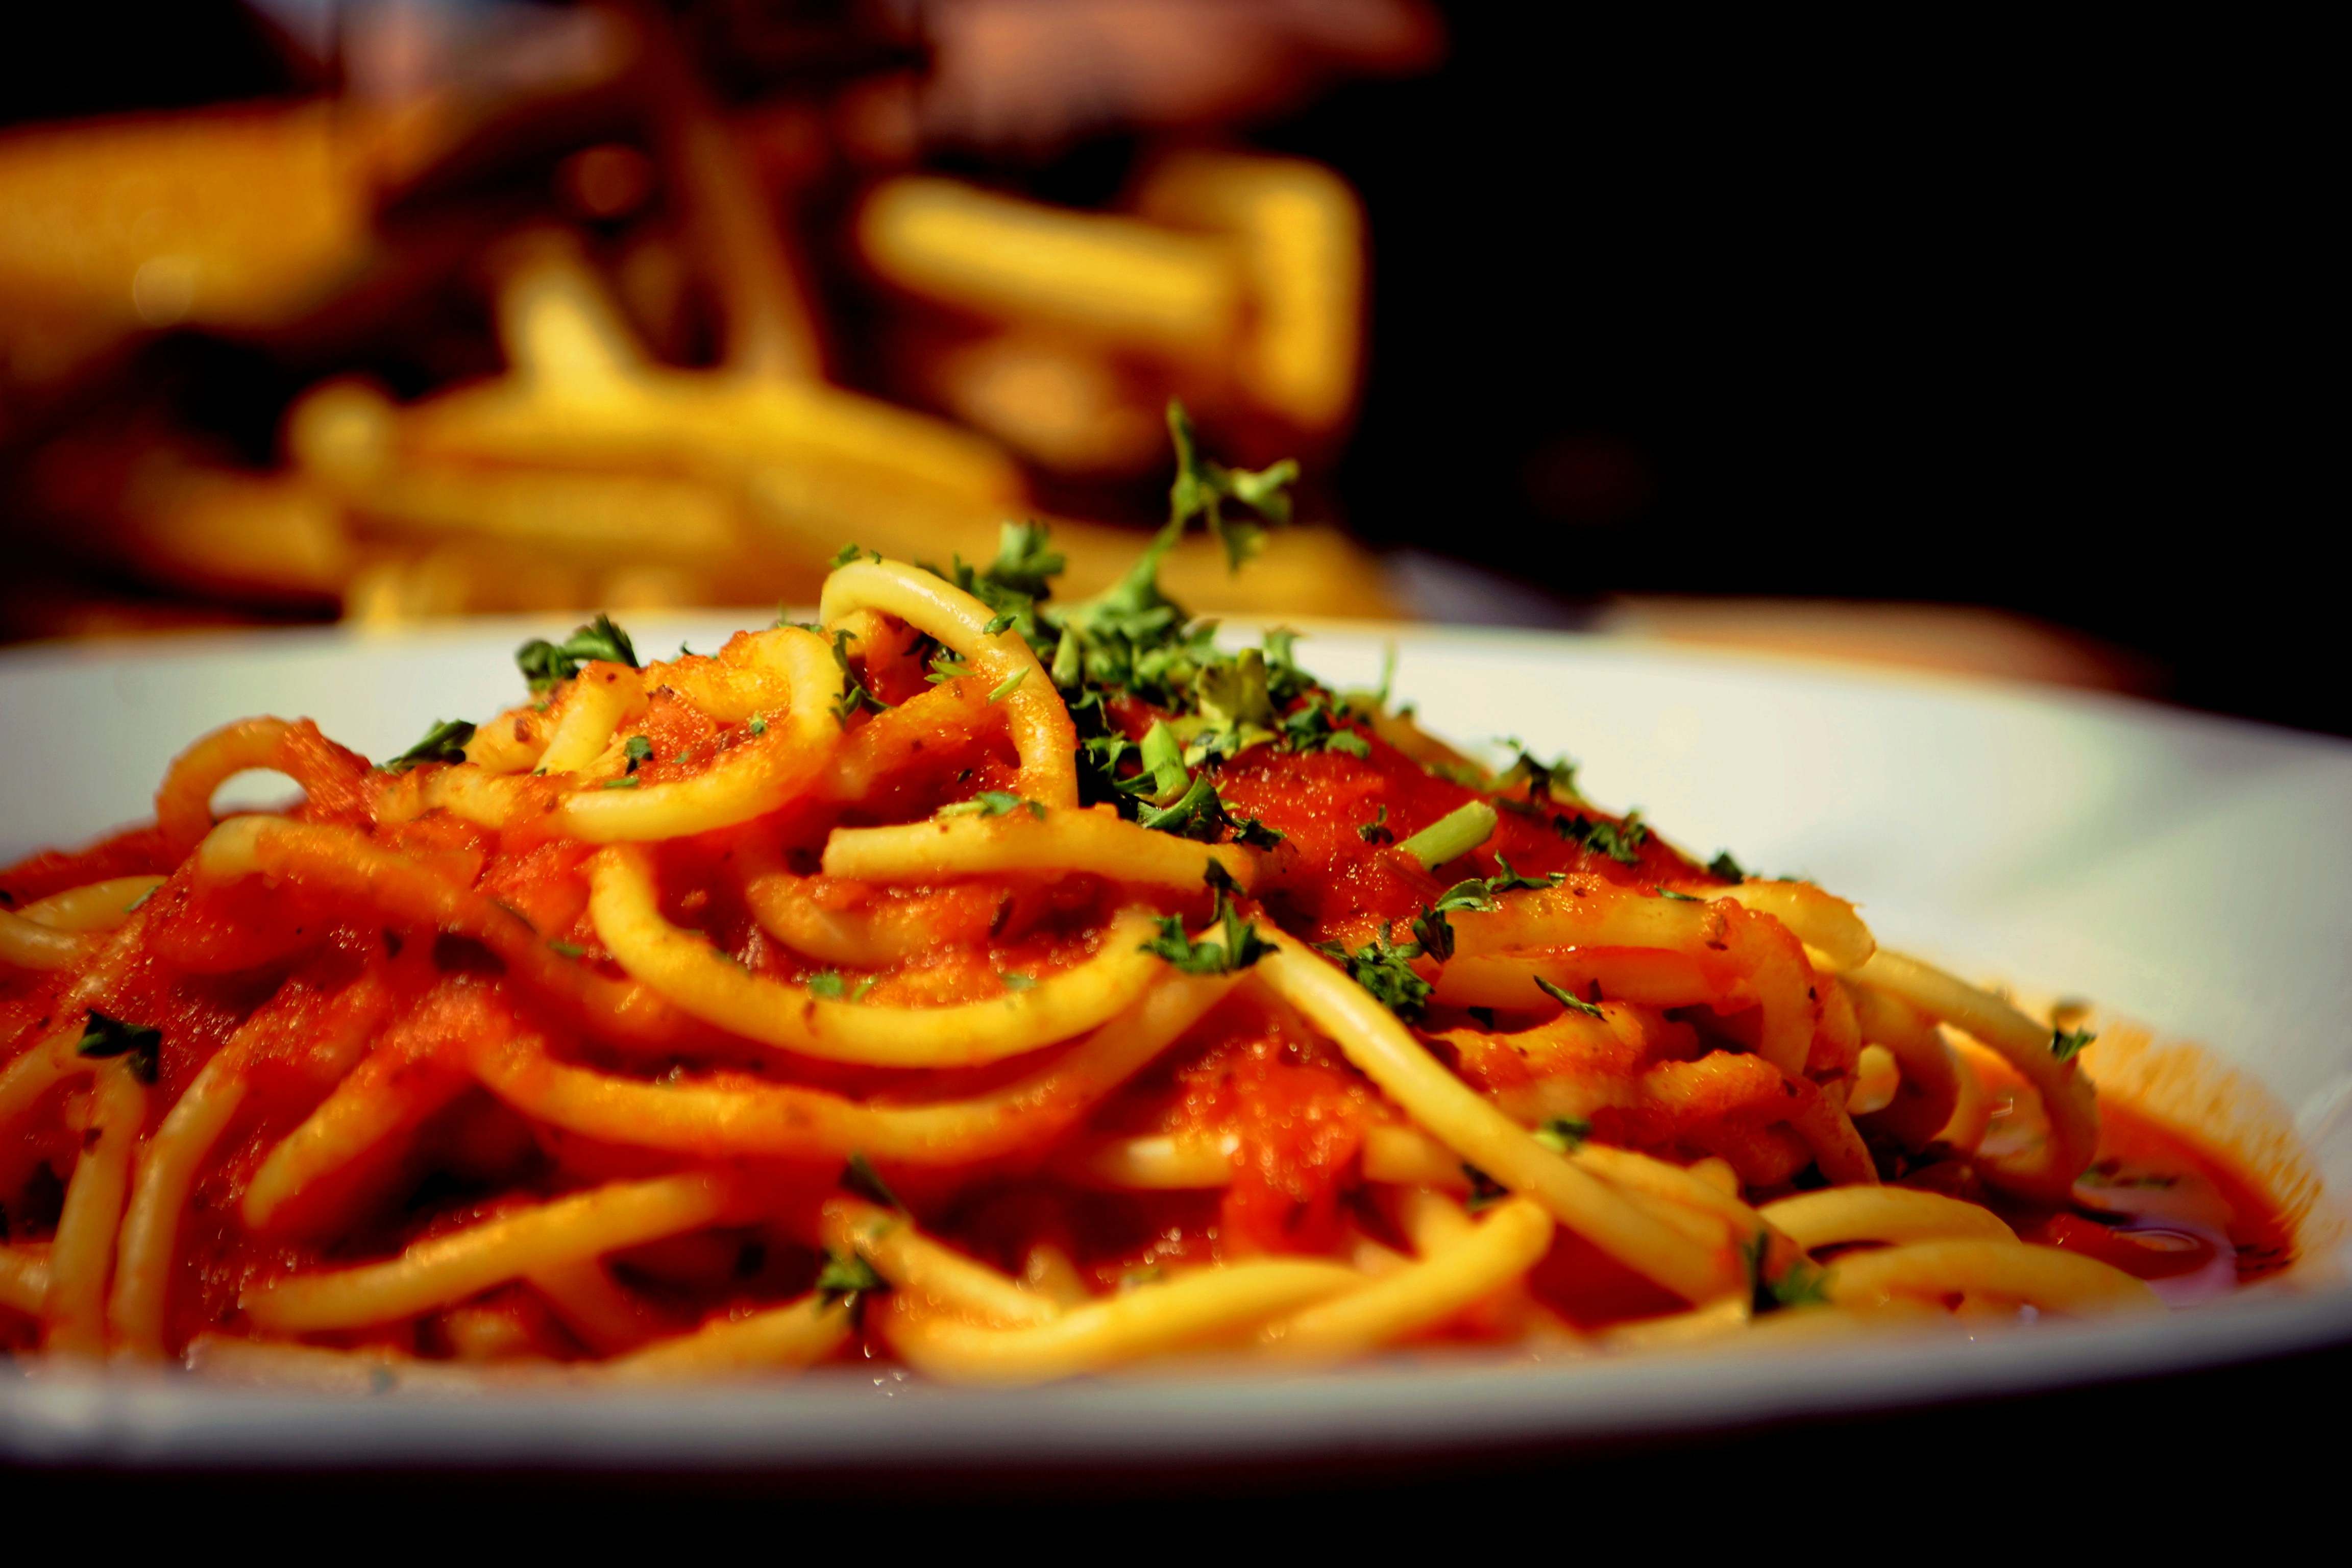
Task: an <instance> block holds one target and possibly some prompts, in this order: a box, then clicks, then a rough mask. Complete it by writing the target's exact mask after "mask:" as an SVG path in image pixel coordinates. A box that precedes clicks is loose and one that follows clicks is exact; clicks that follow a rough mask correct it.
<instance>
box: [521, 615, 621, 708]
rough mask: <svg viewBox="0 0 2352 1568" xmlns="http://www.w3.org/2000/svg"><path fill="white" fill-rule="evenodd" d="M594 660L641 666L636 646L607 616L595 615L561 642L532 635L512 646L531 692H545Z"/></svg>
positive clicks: (611, 618)
mask: <svg viewBox="0 0 2352 1568" xmlns="http://www.w3.org/2000/svg"><path fill="white" fill-rule="evenodd" d="M597 659H601V660H603V661H604V662H605V663H607V664H625V665H627V666H628V667H629V668H631V669H636V668H640V667H639V665H638V663H637V649H636V645H635V644H634V643H632V642H630V641H629V634H628V633H626V632H625V631H623V630H622V629H621V628H620V627H618V626H614V624H613V617H612V616H604V615H600V616H597V617H596V618H595V619H594V620H593V621H591V622H589V623H588V624H587V625H586V626H581V627H578V628H576V629H575V630H574V631H573V632H572V635H571V636H570V637H566V638H564V639H563V640H562V642H560V643H552V642H549V641H548V640H547V639H546V638H545V637H533V638H532V639H531V640H530V641H529V642H527V643H525V644H523V645H522V647H519V648H517V649H515V664H516V665H517V667H518V668H520V669H521V670H522V673H523V678H524V679H527V680H529V681H530V689H532V690H533V691H545V690H546V689H548V688H550V687H551V686H554V685H556V684H558V683H559V682H562V681H566V680H569V679H572V677H573V676H575V675H578V674H579V673H580V667H581V666H582V665H583V664H587V663H590V662H591V661H593V660H597Z"/></svg>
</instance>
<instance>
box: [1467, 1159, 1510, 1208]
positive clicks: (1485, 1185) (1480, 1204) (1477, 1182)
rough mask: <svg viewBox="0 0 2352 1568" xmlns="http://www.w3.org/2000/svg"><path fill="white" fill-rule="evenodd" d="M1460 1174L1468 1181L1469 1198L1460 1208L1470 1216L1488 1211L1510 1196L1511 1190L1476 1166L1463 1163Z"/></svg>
mask: <svg viewBox="0 0 2352 1568" xmlns="http://www.w3.org/2000/svg"><path fill="white" fill-rule="evenodd" d="M1462 1173H1463V1174H1464V1175H1465V1176H1467V1177H1468V1178H1469V1179H1470V1197H1469V1200H1468V1201H1467V1202H1465V1204H1464V1205H1462V1206H1463V1207H1464V1208H1466V1209H1468V1210H1469V1211H1470V1212H1471V1213H1472V1214H1476V1213H1478V1212H1479V1211H1480V1210H1481V1209H1489V1208H1492V1207H1494V1206H1495V1205H1496V1204H1498V1203H1501V1202H1502V1201H1503V1200H1504V1199H1505V1198H1507V1197H1509V1196H1510V1195H1511V1189H1510V1188H1508V1187H1507V1186H1505V1185H1503V1184H1502V1183H1500V1182H1498V1181H1496V1180H1495V1178H1494V1177H1492V1176H1490V1175H1488V1174H1487V1173H1486V1172H1484V1171H1482V1170H1480V1169H1479V1168H1478V1167H1477V1166H1475V1165H1473V1164H1469V1163H1465V1164H1464V1165H1463V1167H1462Z"/></svg>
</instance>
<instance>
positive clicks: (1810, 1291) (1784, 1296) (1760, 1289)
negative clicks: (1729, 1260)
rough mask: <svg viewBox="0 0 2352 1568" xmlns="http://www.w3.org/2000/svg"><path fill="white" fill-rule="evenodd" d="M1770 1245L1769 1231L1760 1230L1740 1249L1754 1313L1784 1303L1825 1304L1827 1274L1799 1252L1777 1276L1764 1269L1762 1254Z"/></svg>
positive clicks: (1828, 1296) (1828, 1280) (1765, 1311)
mask: <svg viewBox="0 0 2352 1568" xmlns="http://www.w3.org/2000/svg"><path fill="white" fill-rule="evenodd" d="M1770 1245H1771V1237H1770V1233H1769V1232H1767V1231H1762V1230H1759V1231H1758V1232H1757V1233H1756V1234H1755V1236H1754V1237H1751V1238H1750V1239H1749V1240H1748V1242H1747V1243H1746V1244H1745V1245H1743V1246H1742V1247H1740V1249H1739V1255H1740V1258H1741V1259H1742V1261H1744V1262H1745V1263H1746V1264H1747V1265H1748V1289H1749V1290H1750V1292H1751V1293H1752V1297H1753V1301H1752V1306H1753V1309H1754V1310H1755V1312H1756V1314H1757V1316H1759V1317H1761V1316H1763V1315H1764V1314H1765V1313H1767V1312H1777V1311H1780V1310H1781V1309H1783V1308H1786V1307H1811V1306H1825V1305H1827V1304H1828V1302H1829V1299H1830V1292H1829V1283H1830V1274H1829V1270H1828V1269H1826V1268H1822V1267H1821V1266H1820V1265H1819V1264H1817V1263H1815V1262H1814V1261H1813V1260H1812V1259H1811V1258H1806V1257H1803V1256H1802V1255H1800V1256H1798V1257H1796V1258H1791V1259H1790V1262H1789V1267H1788V1268H1785V1269H1783V1270H1781V1273H1780V1278H1779V1279H1768V1278H1767V1277H1766V1276H1765V1273H1764V1255H1765V1251H1766V1249H1767V1248H1768V1247H1769V1246H1770Z"/></svg>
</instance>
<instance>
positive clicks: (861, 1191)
mask: <svg viewBox="0 0 2352 1568" xmlns="http://www.w3.org/2000/svg"><path fill="white" fill-rule="evenodd" d="M840 1186H841V1189H842V1190H843V1191H844V1192H848V1193H855V1194H857V1195H858V1196H859V1197H861V1198H870V1199H872V1200H873V1201H874V1202H876V1203H877V1204H880V1205H882V1206H883V1207H884V1208H886V1209H897V1210H898V1212H899V1213H900V1214H905V1213H906V1212H907V1205H905V1204H902V1203H900V1202H899V1201H898V1194H896V1193H894V1192H892V1191H891V1190H890V1184H889V1183H887V1182H886V1181H884V1180H883V1179H882V1178H881V1177H880V1176H879V1175H877V1174H876V1173H875V1170H874V1166H873V1164H872V1163H870V1162H869V1161H868V1160H867V1159H866V1156H865V1155H864V1154H862V1153H858V1152H855V1151H853V1152H851V1153H850V1156H849V1163H847V1164H845V1165H844V1166H842V1168H841V1178H840Z"/></svg>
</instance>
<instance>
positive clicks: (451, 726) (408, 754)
mask: <svg viewBox="0 0 2352 1568" xmlns="http://www.w3.org/2000/svg"><path fill="white" fill-rule="evenodd" d="M473 738H474V727H473V726H472V725H471V724H468V723H467V722H466V721H464V720H463V719H436V720H435V721H433V728H431V729H430V730H427V731H425V739H423V740H421V741H419V742H416V744H415V745H413V746H411V747H409V748H408V750H406V751H404V752H401V753H400V755H398V756H396V757H394V758H393V759H392V761H390V762H388V763H384V764H383V771H384V772H385V773H406V772H407V771H408V770H409V769H411V768H413V767H417V766H419V765H421V764H423V763H462V762H464V761H465V760H466V742H468V741H470V740H472V739H473Z"/></svg>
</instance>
